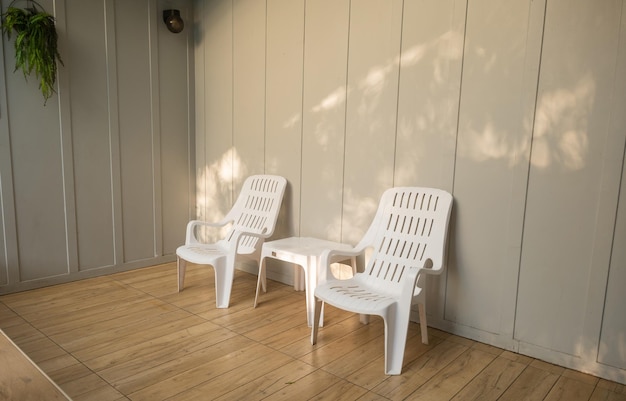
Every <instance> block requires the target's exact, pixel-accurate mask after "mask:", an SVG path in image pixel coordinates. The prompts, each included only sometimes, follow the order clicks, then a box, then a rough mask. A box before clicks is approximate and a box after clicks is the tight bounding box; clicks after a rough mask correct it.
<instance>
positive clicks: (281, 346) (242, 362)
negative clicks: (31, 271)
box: [0, 263, 626, 401]
mask: <svg viewBox="0 0 626 401" xmlns="http://www.w3.org/2000/svg"><path fill="white" fill-rule="evenodd" d="M214 283H215V282H214V274H213V271H212V269H211V268H207V267H202V266H195V265H190V266H189V267H188V270H187V277H186V280H185V289H184V290H183V291H182V292H180V293H179V292H178V290H177V278H176V266H175V264H173V263H170V264H164V265H159V266H153V267H149V268H145V269H138V270H133V271H128V272H123V273H118V274H113V275H109V276H105V277H98V278H93V279H87V280H82V281H77V282H72V283H67V284H61V285H57V286H52V287H47V288H41V289H37V290H31V291H26V292H21V293H16V294H10V295H4V296H1V297H0V329H2V330H3V331H4V332H5V333H6V334H7V336H9V337H10V338H11V339H12V340H13V341H14V342H15V343H16V344H17V345H18V346H19V347H20V349H21V350H22V351H23V352H24V353H26V354H27V355H28V356H29V357H30V358H31V359H32V360H33V361H34V362H35V363H37V365H38V366H39V367H40V368H41V369H42V370H43V371H44V372H46V374H47V375H48V376H49V377H50V378H51V379H52V380H54V381H55V382H56V383H57V384H58V385H59V387H61V388H62V389H63V391H65V392H66V393H67V394H68V395H69V396H70V397H72V399H74V400H95V401H98V400H150V401H158V400H208V399H219V400H264V399H267V400H294V399H297V400H361V401H367V400H413V399H415V400H442V401H443V400H455V401H461V400H462V401H467V400H481V401H483V400H484V401H491V400H546V401H559V400H571V401H586V400H588V401H626V386H624V385H621V384H618V383H614V382H610V381H607V380H602V379H598V378H596V377H593V376H589V375H586V374H583V373H580V372H575V371H572V370H569V369H564V368H562V367H559V366H555V365H551V364H548V363H545V362H542V361H539V360H536V359H533V358H529V357H526V356H523V355H518V354H515V353H512V352H510V351H505V350H502V349H499V348H495V347H492V346H489V345H486V344H481V343H479V342H475V341H472V340H468V339H466V338H461V337H458V336H455V335H451V334H448V333H444V332H442V331H439V330H436V329H433V328H429V344H428V345H424V344H422V342H421V337H420V330H419V325H417V324H415V323H411V324H410V326H409V333H408V340H407V347H406V351H405V358H404V367H403V372H402V375H400V376H386V375H385V374H384V371H383V370H384V347H383V341H384V327H383V322H382V320H381V319H380V318H376V317H373V318H372V319H371V322H370V324H369V325H363V324H361V323H360V322H359V317H358V316H357V315H354V314H350V313H347V312H345V311H341V310H337V309H334V308H332V307H327V308H326V310H325V315H324V316H325V318H324V327H323V328H321V329H320V331H319V337H318V343H317V344H316V345H315V346H312V345H311V344H310V329H309V328H308V327H307V325H306V308H305V298H304V293H303V292H296V291H294V290H293V288H292V287H290V286H287V285H284V284H281V283H277V282H274V281H271V280H269V281H268V292H267V293H262V294H261V295H260V298H259V304H258V307H257V308H253V303H254V295H255V290H256V276H253V275H250V274H247V273H244V272H241V271H237V272H236V275H235V282H234V285H233V291H232V296H231V302H230V308H228V309H217V308H216V307H215V286H214ZM0 364H2V361H0ZM2 366H3V368H4V365H2ZM0 374H1V373H0ZM33 391H35V390H33ZM1 394H2V392H1V391H0V400H2V396H1Z"/></svg>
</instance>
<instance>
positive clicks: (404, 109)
mask: <svg viewBox="0 0 626 401" xmlns="http://www.w3.org/2000/svg"><path fill="white" fill-rule="evenodd" d="M465 3H466V2H465V0H450V1H436V0H432V1H423V2H416V1H405V2H404V12H403V18H402V21H403V23H402V51H401V56H400V67H401V69H400V85H399V93H398V116H397V123H396V125H397V126H396V132H395V142H396V146H395V162H394V164H395V165H394V177H393V179H394V185H396V186H426V187H428V186H432V187H436V188H442V189H445V190H448V191H452V181H453V177H454V175H453V171H454V151H455V144H456V127H457V116H458V105H459V92H460V85H461V66H462V60H463V41H464V32H465V13H466V4H465ZM453 212H456V205H455V206H454V208H453ZM450 232H451V233H454V231H453V230H452V229H451V230H450ZM424 279H425V280H427V284H426V285H427V286H428V287H429V288H431V290H428V291H427V293H426V297H427V303H428V307H427V314H428V315H430V316H431V317H436V319H433V318H431V319H430V321H431V324H432V322H437V321H441V320H442V319H443V314H444V313H443V306H444V304H445V299H444V296H445V293H446V288H445V276H443V277H442V276H438V277H432V276H430V277H425V278H424Z"/></svg>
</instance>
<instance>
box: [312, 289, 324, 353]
mask: <svg viewBox="0 0 626 401" xmlns="http://www.w3.org/2000/svg"><path fill="white" fill-rule="evenodd" d="M313 299H314V300H315V302H314V303H315V309H314V313H313V322H311V323H312V324H311V345H315V344H316V343H317V331H318V329H319V327H320V315H321V313H322V305H323V302H322V301H321V300H320V299H318V298H315V297H314V298H313Z"/></svg>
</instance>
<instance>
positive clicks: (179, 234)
mask: <svg viewBox="0 0 626 401" xmlns="http://www.w3.org/2000/svg"><path fill="white" fill-rule="evenodd" d="M159 5H160V7H159V8H158V9H157V10H153V12H156V13H157V14H158V13H159V12H162V10H163V9H164V8H165V7H169V6H171V5H170V4H169V3H168V2H167V1H166V0H163V1H160V2H159ZM176 6H177V7H180V12H181V16H182V17H183V20H184V22H185V29H184V30H183V32H181V33H178V34H175V33H171V32H170V31H168V30H167V28H166V26H165V24H161V23H157V28H158V29H157V35H158V43H159V46H158V53H159V54H158V67H159V80H158V82H159V108H160V124H159V125H158V128H159V131H160V138H161V169H160V172H161V180H160V181H161V184H162V190H161V199H162V200H163V203H162V208H161V214H162V216H163V218H162V220H163V227H162V231H161V232H162V236H163V245H162V246H163V249H162V253H163V254H164V255H173V254H174V253H175V252H176V248H177V247H178V246H180V245H182V244H183V243H184V242H185V228H186V226H187V222H188V221H189V220H190V219H191V218H193V217H194V216H195V187H196V182H195V181H193V180H191V179H192V178H193V177H194V169H195V163H194V162H195V157H194V156H195V154H194V146H193V145H194V137H195V132H194V130H193V127H194V126H193V123H194V122H193V121H190V120H191V118H192V117H193V115H194V113H193V111H192V109H193V95H194V88H193V86H194V79H193V78H194V77H193V75H192V74H189V71H188V66H189V65H190V64H192V63H193V52H191V51H190V50H189V49H191V48H193V42H192V39H193V27H194V25H193V13H192V7H191V3H190V2H188V3H186V4H177V5H176ZM157 21H158V20H157ZM181 206H183V207H181Z"/></svg>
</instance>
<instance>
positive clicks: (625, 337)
mask: <svg viewBox="0 0 626 401" xmlns="http://www.w3.org/2000/svg"><path fill="white" fill-rule="evenodd" d="M624 157H625V158H626V153H625V154H624ZM625 178H626V164H624V168H623V170H622V186H621V190H620V194H621V196H620V203H619V208H618V215H617V220H616V222H615V237H614V238H613V252H612V255H611V270H610V272H609V277H608V285H607V290H606V302H605V304H604V313H603V315H604V316H603V320H602V336H601V338H600V347H599V353H598V362H600V363H605V364H607V365H611V366H615V367H618V368H621V369H626V315H625V314H624V305H626V292H625V291H624V283H626V247H625V246H624V245H623V244H626V179H625Z"/></svg>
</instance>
